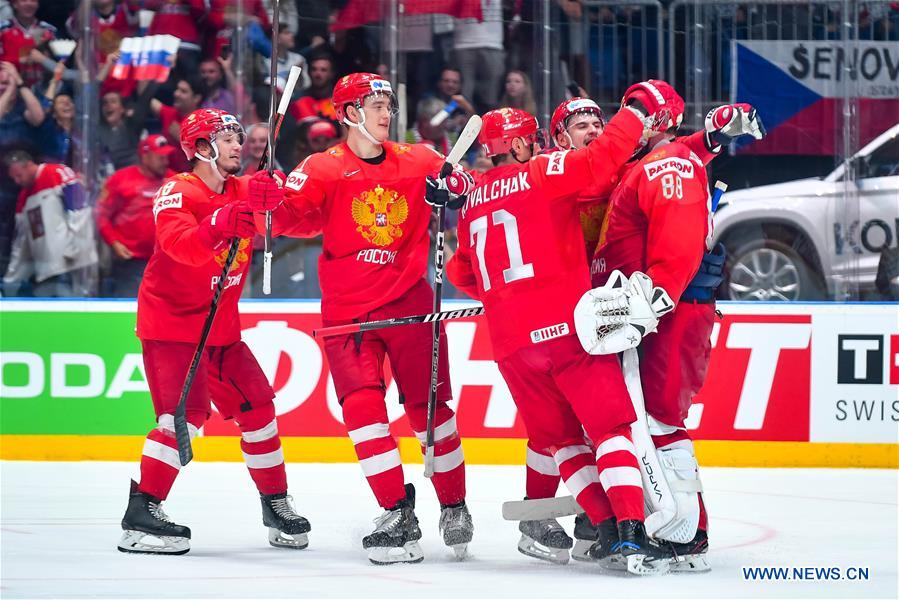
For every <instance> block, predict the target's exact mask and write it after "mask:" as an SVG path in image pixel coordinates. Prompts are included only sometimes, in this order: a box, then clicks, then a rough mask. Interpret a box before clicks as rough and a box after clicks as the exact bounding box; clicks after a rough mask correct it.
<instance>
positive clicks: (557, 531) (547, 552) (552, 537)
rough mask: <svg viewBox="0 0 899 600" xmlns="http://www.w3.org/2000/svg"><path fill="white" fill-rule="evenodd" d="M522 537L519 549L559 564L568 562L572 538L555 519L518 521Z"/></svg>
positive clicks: (524, 552) (527, 554)
mask: <svg viewBox="0 0 899 600" xmlns="http://www.w3.org/2000/svg"><path fill="white" fill-rule="evenodd" d="M518 530H519V531H520V532H521V539H520V540H518V551H519V552H521V553H522V554H524V555H526V556H532V557H534V558H539V559H540V560H545V561H548V562H551V563H555V564H557V565H564V564H566V563H568V559H569V558H570V553H569V550H570V549H571V546H572V545H573V544H574V542H573V541H572V539H571V538H570V537H569V536H568V534H567V533H565V530H564V529H563V528H562V526H561V525H560V524H559V522H558V521H556V520H555V519H540V520H538V521H521V522H519V523H518Z"/></svg>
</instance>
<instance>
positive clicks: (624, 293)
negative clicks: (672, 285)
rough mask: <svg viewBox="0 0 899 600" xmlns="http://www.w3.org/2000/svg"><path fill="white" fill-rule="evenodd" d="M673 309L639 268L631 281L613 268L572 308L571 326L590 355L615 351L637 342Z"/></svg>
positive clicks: (672, 305) (669, 300)
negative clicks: (607, 277) (603, 283)
mask: <svg viewBox="0 0 899 600" xmlns="http://www.w3.org/2000/svg"><path fill="white" fill-rule="evenodd" d="M673 309H674V303H673V302H672V301H671V298H670V297H669V296H668V294H667V292H665V290H663V289H662V288H659V287H653V285H652V280H651V279H650V278H649V277H647V276H646V275H645V274H643V273H640V272H639V271H637V272H635V273H634V274H633V275H631V278H630V280H628V279H627V278H625V277H624V274H622V273H621V271H617V270H616V271H613V272H612V274H611V275H610V276H609V280H608V281H607V282H606V284H605V285H604V286H602V287H598V288H594V289H592V290H589V291H588V292H587V293H586V294H584V295H583V296H582V297H581V299H580V300H579V301H578V303H577V306H575V308H574V328H575V331H576V332H577V336H578V340H580V342H581V346H582V347H583V348H584V350H586V351H587V352H588V353H589V354H616V353H618V352H623V351H624V350H628V349H630V348H636V347H637V346H639V345H640V342H641V341H642V339H643V338H644V337H645V336H646V335H648V334H650V333H652V332H653V331H655V330H656V327H657V326H658V323H659V319H660V318H661V317H662V316H663V315H665V314H667V313H668V312H670V311H672V310H673Z"/></svg>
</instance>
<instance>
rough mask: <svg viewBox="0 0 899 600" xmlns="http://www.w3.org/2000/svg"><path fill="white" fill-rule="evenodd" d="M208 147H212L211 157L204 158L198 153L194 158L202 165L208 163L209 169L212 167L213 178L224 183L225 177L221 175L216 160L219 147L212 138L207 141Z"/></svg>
mask: <svg viewBox="0 0 899 600" xmlns="http://www.w3.org/2000/svg"><path fill="white" fill-rule="evenodd" d="M209 145H210V146H212V156H210V157H208V158H207V157H205V156H203V155H202V154H200V153H199V152H197V153H196V154H195V155H194V156H196V157H197V158H198V159H199V160H202V161H203V162H204V163H208V164H209V166H210V167H212V172H213V173H214V174H215V176H216V177H217V178H218V179H220V180H221V181H225V176H224V175H222V171H221V169H219V165H218V159H219V146H218V142H216V141H215V139H214V138H213V139H212V140H210V141H209Z"/></svg>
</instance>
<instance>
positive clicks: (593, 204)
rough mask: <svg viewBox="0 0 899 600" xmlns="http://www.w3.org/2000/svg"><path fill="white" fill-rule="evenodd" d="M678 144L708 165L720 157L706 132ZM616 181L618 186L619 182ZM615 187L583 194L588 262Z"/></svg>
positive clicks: (624, 172) (595, 187)
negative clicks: (708, 141) (707, 138)
mask: <svg viewBox="0 0 899 600" xmlns="http://www.w3.org/2000/svg"><path fill="white" fill-rule="evenodd" d="M676 141H678V142H682V143H683V144H684V145H686V146H687V147H688V148H689V149H690V150H692V151H693V152H694V153H695V154H696V156H698V157H699V159H700V160H701V161H702V162H703V164H705V165H708V164H709V163H710V162H712V159H713V158H715V157H716V156H718V155H717V154H715V153H714V152H711V151H710V150H709V149H708V148H707V147H706V145H705V131H703V130H700V131H697V132H696V133H693V134H691V135H688V136H684V137H679V138H677V140H676ZM635 164H636V162H634V163H627V164H625V165H624V166H623V167H622V168H621V170H620V171H619V173H618V178H616V179H617V180H621V179H624V178H625V177H626V176H627V173H628V172H629V171H630V168H631V167H632V166H633V165H635ZM617 180H616V182H615V183H616V184H617V183H618V181H617ZM614 189H615V186H614V185H612V186H608V185H605V184H602V185H593V186H591V187H589V188H588V189H586V190H584V191H583V192H581V197H580V199H579V200H580V202H581V229H582V230H583V232H584V244H585V245H586V248H587V260H588V261H590V260H592V258H593V255H594V253H595V252H596V246H597V245H598V244H599V233H600V231H601V229H602V223H603V221H604V220H605V216H606V208H607V207H608V205H609V198H610V197H611V195H612V191H613V190H614Z"/></svg>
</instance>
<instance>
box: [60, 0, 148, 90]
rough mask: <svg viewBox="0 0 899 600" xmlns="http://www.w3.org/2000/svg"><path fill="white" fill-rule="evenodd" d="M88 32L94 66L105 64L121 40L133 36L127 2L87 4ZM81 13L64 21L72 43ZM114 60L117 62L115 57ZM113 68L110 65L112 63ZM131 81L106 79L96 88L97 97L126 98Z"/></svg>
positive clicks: (109, 0) (132, 85) (132, 18)
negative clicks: (89, 6)
mask: <svg viewBox="0 0 899 600" xmlns="http://www.w3.org/2000/svg"><path fill="white" fill-rule="evenodd" d="M91 4H92V10H91V13H90V30H91V32H92V35H94V36H96V37H95V53H96V54H95V56H96V60H97V64H98V65H102V64H105V63H106V62H107V59H108V58H109V56H110V55H113V54H116V53H117V52H118V51H119V46H120V45H121V43H122V39H123V38H126V37H132V36H134V35H136V33H137V15H136V14H135V13H134V12H132V11H131V10H129V6H128V4H129V0H122V1H121V2H117V0H91ZM80 19H81V11H80V10H76V11H75V12H73V13H72V15H71V16H70V17H69V19H68V20H67V21H66V28H67V29H68V30H69V33H70V34H71V35H72V37H73V38H74V39H76V40H77V39H80V37H81V34H82V24H81V22H80ZM114 58H118V55H116V56H115V57H114ZM113 64H114V63H113ZM135 86H136V83H135V81H134V80H132V79H114V78H112V77H106V78H104V79H103V83H102V85H101V87H100V95H101V96H102V95H103V94H106V93H108V92H119V93H120V94H121V95H122V96H123V97H125V98H127V97H128V96H130V95H131V94H132V93H133V92H134V88H135Z"/></svg>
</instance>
